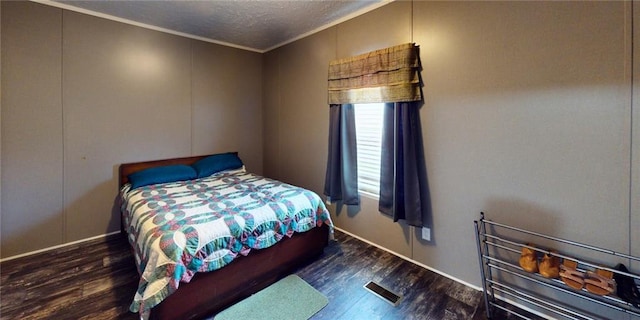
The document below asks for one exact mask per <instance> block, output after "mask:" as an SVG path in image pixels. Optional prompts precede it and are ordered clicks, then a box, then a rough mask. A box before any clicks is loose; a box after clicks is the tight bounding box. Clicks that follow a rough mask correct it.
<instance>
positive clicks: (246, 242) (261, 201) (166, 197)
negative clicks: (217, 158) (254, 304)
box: [121, 170, 332, 313]
mask: <svg viewBox="0 0 640 320" xmlns="http://www.w3.org/2000/svg"><path fill="white" fill-rule="evenodd" d="M121 199H122V213H123V221H124V226H125V228H126V229H127V230H126V231H127V234H128V237H129V242H130V243H131V245H132V247H133V249H134V254H135V258H136V263H137V266H138V272H139V273H140V275H141V276H140V283H139V285H138V290H137V292H136V294H135V297H134V300H133V303H132V304H131V307H130V310H131V311H133V312H140V313H148V310H150V309H151V308H153V307H154V306H155V305H157V304H159V303H160V302H161V301H162V300H163V299H164V298H166V297H167V296H169V295H170V294H172V293H173V292H174V291H176V289H177V288H178V285H179V283H180V282H181V281H182V282H189V281H190V280H191V278H192V277H193V276H194V275H195V273H196V272H206V271H212V270H216V269H219V268H222V267H223V266H225V265H227V264H228V263H230V262H231V261H232V260H233V259H234V258H235V257H236V256H237V255H238V254H240V255H246V254H248V253H249V251H251V250H252V249H263V248H267V247H269V246H271V245H273V244H275V243H276V242H277V241H279V240H280V239H282V238H283V237H285V236H287V237H291V236H292V235H293V233H294V232H305V231H308V230H310V229H311V228H313V227H315V226H321V225H322V224H323V223H324V224H328V225H329V226H330V227H331V226H332V223H331V218H330V216H329V212H328V211H327V209H326V207H325V205H324V203H323V202H322V200H321V199H320V197H319V196H318V195H317V194H316V193H314V192H311V191H309V190H306V189H302V188H299V187H295V186H292V185H289V184H286V183H282V182H279V181H276V180H271V179H267V178H264V177H261V176H258V175H255V174H252V173H248V172H245V171H244V170H236V171H229V172H223V173H218V174H215V175H213V176H210V177H207V178H200V179H195V180H189V181H179V182H171V183H163V184H155V185H149V186H144V187H140V188H136V189H134V190H130V185H128V184H127V185H125V186H123V188H122V189H121Z"/></svg>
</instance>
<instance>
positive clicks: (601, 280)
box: [584, 269, 615, 296]
mask: <svg viewBox="0 0 640 320" xmlns="http://www.w3.org/2000/svg"><path fill="white" fill-rule="evenodd" d="M584 283H585V286H584V287H585V289H587V291H589V292H591V293H594V294H597V295H601V296H606V295H608V294H610V293H613V291H615V289H614V288H615V282H614V281H613V272H611V271H609V270H604V269H596V271H595V272H593V271H587V278H586V279H584Z"/></svg>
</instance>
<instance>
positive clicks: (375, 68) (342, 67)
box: [329, 43, 422, 104]
mask: <svg viewBox="0 0 640 320" xmlns="http://www.w3.org/2000/svg"><path fill="white" fill-rule="evenodd" d="M420 100H422V94H421V90H420V59H419V57H418V46H416V45H415V44H413V43H406V44H402V45H399V46H395V47H390V48H386V49H381V50H376V51H372V52H369V53H365V54H361V55H358V56H355V57H351V58H346V59H339V60H334V61H331V62H330V63H329V104H345V103H375V102H408V101H420Z"/></svg>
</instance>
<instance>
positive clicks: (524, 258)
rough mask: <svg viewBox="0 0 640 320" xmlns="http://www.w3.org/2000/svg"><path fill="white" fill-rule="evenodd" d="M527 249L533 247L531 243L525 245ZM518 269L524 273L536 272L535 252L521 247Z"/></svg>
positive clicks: (536, 260)
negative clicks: (520, 268)
mask: <svg viewBox="0 0 640 320" xmlns="http://www.w3.org/2000/svg"><path fill="white" fill-rule="evenodd" d="M527 246H529V247H535V246H534V245H533V244H531V243H527ZM518 262H519V263H520V267H522V269H523V270H524V271H526V272H531V273H533V272H538V259H537V258H536V251H535V250H533V249H531V248H528V247H522V254H521V255H520V260H519V261H518Z"/></svg>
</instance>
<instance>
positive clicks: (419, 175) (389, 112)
mask: <svg viewBox="0 0 640 320" xmlns="http://www.w3.org/2000/svg"><path fill="white" fill-rule="evenodd" d="M383 122H384V123H383V129H382V130H383V131H382V155H381V164H380V200H379V203H378V209H379V210H380V212H382V213H384V214H386V215H388V216H390V217H392V218H393V221H394V222H396V221H398V220H399V219H404V220H406V222H407V224H409V225H411V226H416V227H423V226H428V223H429V221H431V219H430V214H431V212H430V211H431V204H430V203H429V201H430V199H429V186H428V184H427V169H426V165H425V159H424V147H423V144H422V128H421V126H420V106H419V102H399V103H386V104H385V106H384V120H383Z"/></svg>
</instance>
